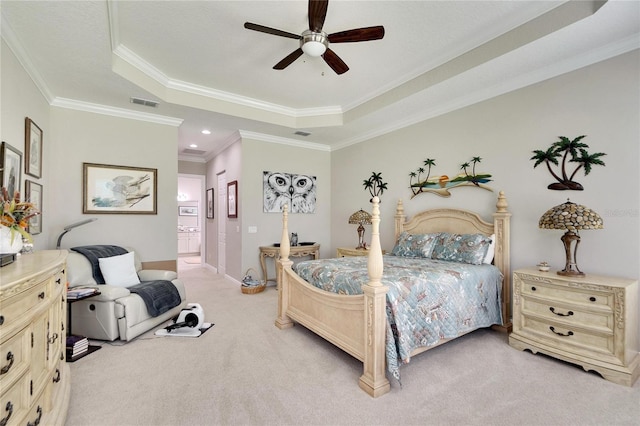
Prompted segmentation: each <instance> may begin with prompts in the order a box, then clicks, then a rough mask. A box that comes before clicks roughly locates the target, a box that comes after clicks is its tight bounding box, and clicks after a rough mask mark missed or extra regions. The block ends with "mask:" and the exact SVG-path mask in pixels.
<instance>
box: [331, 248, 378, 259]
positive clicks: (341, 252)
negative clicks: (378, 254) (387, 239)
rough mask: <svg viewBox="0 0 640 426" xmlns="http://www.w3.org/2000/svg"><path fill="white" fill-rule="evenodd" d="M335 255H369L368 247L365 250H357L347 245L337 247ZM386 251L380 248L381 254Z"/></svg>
mask: <svg viewBox="0 0 640 426" xmlns="http://www.w3.org/2000/svg"><path fill="white" fill-rule="evenodd" d="M336 252H337V257H347V256H369V249H366V250H362V249H361V250H358V249H355V248H348V247H338V249H337V250H336ZM385 253H386V251H384V250H382V254H385Z"/></svg>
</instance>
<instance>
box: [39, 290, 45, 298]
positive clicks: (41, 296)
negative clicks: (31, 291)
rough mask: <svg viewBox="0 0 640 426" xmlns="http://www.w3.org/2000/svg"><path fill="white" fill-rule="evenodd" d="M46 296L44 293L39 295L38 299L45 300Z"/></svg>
mask: <svg viewBox="0 0 640 426" xmlns="http://www.w3.org/2000/svg"><path fill="white" fill-rule="evenodd" d="M44 296H45V294H44V291H43V292H41V293H40V294H38V299H44Z"/></svg>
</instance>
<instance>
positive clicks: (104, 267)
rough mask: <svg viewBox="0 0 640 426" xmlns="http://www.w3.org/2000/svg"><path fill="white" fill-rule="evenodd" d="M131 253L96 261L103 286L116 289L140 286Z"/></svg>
mask: <svg viewBox="0 0 640 426" xmlns="http://www.w3.org/2000/svg"><path fill="white" fill-rule="evenodd" d="M133 256H134V254H133V252H132V251H130V252H129V253H126V254H121V255H120V256H111V257H101V258H100V259H98V262H99V264H100V272H102V276H103V277H104V282H105V284H109V285H115V286H118V287H129V286H131V285H134V284H140V278H138V273H137V272H136V265H135V261H134V258H133Z"/></svg>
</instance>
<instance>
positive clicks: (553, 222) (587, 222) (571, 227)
mask: <svg viewBox="0 0 640 426" xmlns="http://www.w3.org/2000/svg"><path fill="white" fill-rule="evenodd" d="M538 225H539V226H540V228H541V229H566V230H567V232H565V234H564V235H563V236H562V238H560V239H561V240H562V242H563V243H564V251H565V254H566V261H565V266H564V269H563V270H562V271H558V275H567V276H578V277H584V276H585V274H584V272H582V271H580V269H578V264H577V263H576V252H577V251H578V244H580V235H579V234H578V231H579V230H581V229H602V228H603V224H602V218H601V217H600V215H598V213H596V212H594V211H593V210H591V209H590V208H588V207H585V206H582V205H580V204H575V203H572V202H570V201H569V200H567V202H566V203H564V204H560V205H558V206H555V207H553V208H552V209H550V210H547V212H546V213H545V214H543V215H542V217H541V218H540V222H539V224H538ZM574 241H575V243H576V245H575V248H574V249H573V255H572V254H571V244H572V243H573V242H574Z"/></svg>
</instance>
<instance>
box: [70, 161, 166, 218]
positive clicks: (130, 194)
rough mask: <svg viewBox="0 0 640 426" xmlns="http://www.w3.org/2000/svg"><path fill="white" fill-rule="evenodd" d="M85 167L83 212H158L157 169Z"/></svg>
mask: <svg viewBox="0 0 640 426" xmlns="http://www.w3.org/2000/svg"><path fill="white" fill-rule="evenodd" d="M82 167H83V172H82V213H91V214H94V213H118V214H157V213H158V197H157V194H158V169H147V168H143V167H128V166H111V165H107V164H94V163H82Z"/></svg>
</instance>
